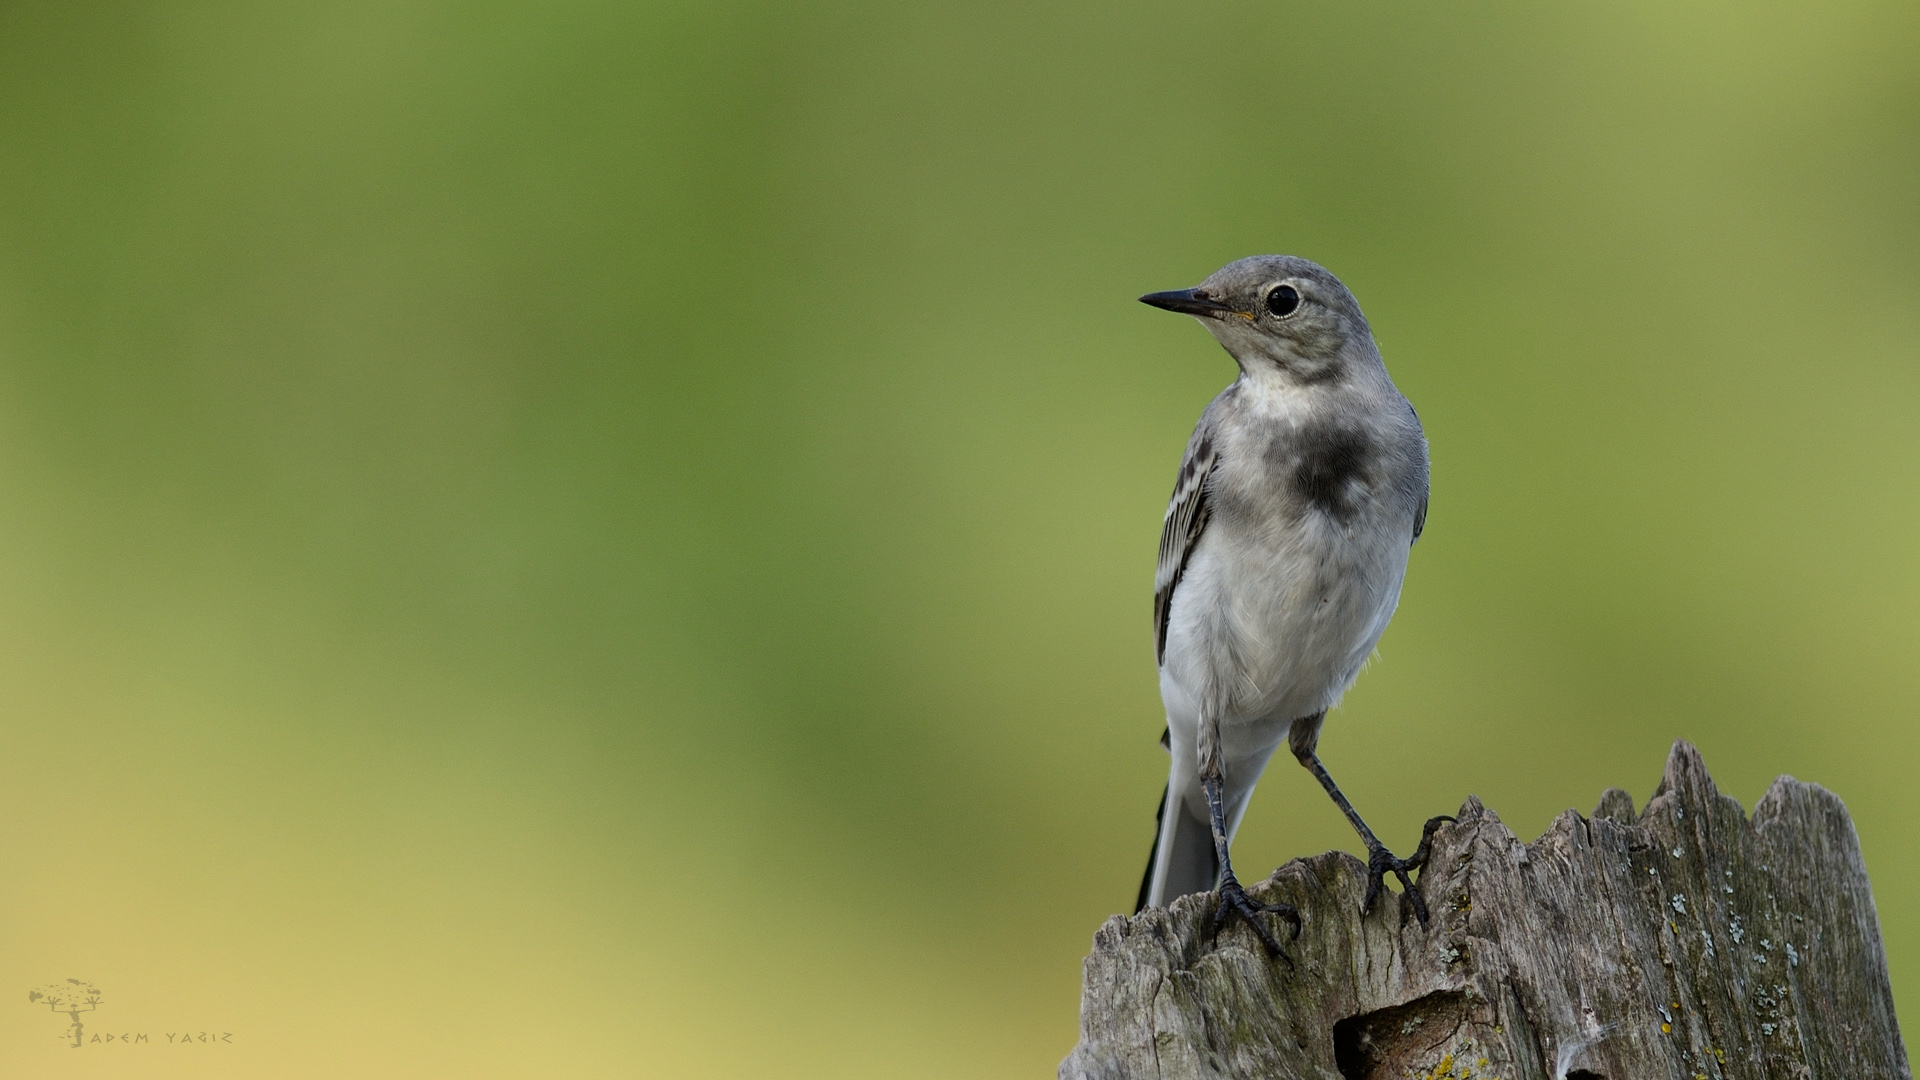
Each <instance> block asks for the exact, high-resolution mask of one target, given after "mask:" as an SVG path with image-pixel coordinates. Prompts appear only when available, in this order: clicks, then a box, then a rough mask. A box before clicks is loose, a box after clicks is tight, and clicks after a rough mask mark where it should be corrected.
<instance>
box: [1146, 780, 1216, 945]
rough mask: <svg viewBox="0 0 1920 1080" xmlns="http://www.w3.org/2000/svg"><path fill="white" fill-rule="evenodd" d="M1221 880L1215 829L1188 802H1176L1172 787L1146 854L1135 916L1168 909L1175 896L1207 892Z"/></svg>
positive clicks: (1162, 796)
mask: <svg viewBox="0 0 1920 1080" xmlns="http://www.w3.org/2000/svg"><path fill="white" fill-rule="evenodd" d="M1170 804H1172V805H1170ZM1219 878H1220V863H1219V860H1218V858H1217V857H1216V856H1215V855H1214V850H1213V827H1212V826H1211V825H1209V824H1208V823H1207V822H1204V821H1201V820H1199V819H1198V818H1195V817H1194V816H1193V815H1192V814H1190V813H1188V812H1187V808H1186V806H1185V800H1180V801H1179V802H1178V803H1174V798H1173V788H1172V786H1171V785H1169V786H1168V788H1167V791H1166V793H1165V794H1162V795H1161V796H1160V813H1159V814H1158V815H1157V817H1156V824H1155V828H1154V830H1153V850H1152V851H1151V852H1149V853H1148V854H1147V873H1146V876H1145V877H1144V878H1142V879H1141V880H1140V899H1139V901H1138V903H1137V904H1136V905H1135V907H1134V909H1133V910H1134V914H1136V915H1137V914H1139V913H1140V912H1141V911H1142V910H1144V909H1146V908H1148V907H1165V906H1166V905H1167V904H1168V903H1169V902H1171V901H1172V900H1173V899H1174V898H1175V897H1179V896H1185V895H1187V894H1188V893H1197V892H1206V891H1207V890H1209V889H1211V888H1213V887H1214V884H1215V883H1216V882H1217V881H1218V880H1219Z"/></svg>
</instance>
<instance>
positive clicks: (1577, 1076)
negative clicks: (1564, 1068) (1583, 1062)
mask: <svg viewBox="0 0 1920 1080" xmlns="http://www.w3.org/2000/svg"><path fill="white" fill-rule="evenodd" d="M1566 1080H1607V1078H1606V1077H1604V1076H1601V1075H1600V1074H1599V1073H1597V1072H1594V1071H1593V1070H1592V1069H1575V1070H1573V1071H1572V1072H1570V1073H1568V1074H1567V1075H1566Z"/></svg>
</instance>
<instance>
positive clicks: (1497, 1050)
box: [1060, 742, 1912, 1080]
mask: <svg viewBox="0 0 1920 1080" xmlns="http://www.w3.org/2000/svg"><path fill="white" fill-rule="evenodd" d="M1459 816H1460V821H1459V823H1458V824H1456V825H1449V826H1445V827H1443V828H1442V829H1441V830H1440V832H1439V833H1438V834H1436V835H1435V837H1434V852H1433V858H1432V860H1431V862H1430V864H1429V866H1428V869H1427V870H1426V871H1425V872H1424V874H1423V875H1422V878H1421V880H1420V882H1419V888H1420V889H1421V891H1422V892H1423V893H1424V895H1425V897H1426V899H1427V902H1428V904H1429V905H1430V906H1431V907H1432V909H1433V922H1432V925H1431V927H1430V928H1429V929H1427V930H1425V931H1423V930H1422V929H1421V928H1420V926H1419V924H1418V923H1417V922H1415V921H1414V920H1412V919H1411V918H1405V917H1404V916H1403V907H1404V904H1403V902H1402V900H1401V898H1400V897H1399V896H1398V895H1397V894H1396V895H1386V896H1382V897H1381V900H1380V903H1379V904H1378V905H1377V906H1376V908H1375V910H1374V912H1373V913H1372V914H1371V915H1369V916H1367V917H1365V918H1362V917H1361V916H1360V913H1359V910H1360V898H1361V895H1362V893H1363V891H1364V888H1365V869H1364V867H1363V866H1362V864H1361V863H1360V862H1359V860H1357V859H1355V858H1353V857H1352V856H1350V855H1347V854H1345V853H1343V852H1332V853H1329V854H1325V855H1319V856H1316V857H1314V858H1311V859H1299V860H1295V861H1293V862H1290V863H1288V864H1287V865H1285V866H1283V867H1281V868H1280V869H1278V870H1276V871H1274V873H1273V876H1272V877H1270V878H1269V879H1267V881H1266V882H1264V883H1262V884H1260V885H1257V886H1255V887H1253V888H1252V889H1250V890H1249V891H1250V892H1251V893H1252V895H1253V896H1254V897H1255V898H1256V899H1266V900H1285V901H1287V902H1289V903H1292V904H1295V905H1297V906H1298V907H1299V908H1300V911H1301V914H1302V915H1303V917H1304V918H1305V926H1306V929H1305V932H1304V933H1303V934H1302V935H1301V937H1300V939H1299V940H1298V941H1296V942H1294V943H1293V944H1292V945H1291V946H1290V948H1289V952H1290V954H1291V956H1292V958H1293V961H1294V965H1295V966H1294V967H1293V968H1292V969H1289V968H1288V967H1287V965H1286V964H1285V963H1284V962H1282V961H1279V960H1270V959H1268V957H1267V956H1266V954H1265V953H1264V952H1263V951H1262V950H1261V948H1260V946H1259V943H1258V942H1257V941H1255V940H1254V938H1253V935H1252V934H1251V933H1250V932H1249V931H1248V930H1247V928H1246V927H1245V926H1244V925H1232V926H1229V927H1226V928H1224V929H1222V930H1221V931H1220V933H1219V936H1218V937H1217V939H1213V940H1209V936H1208V933H1207V915H1208V911H1209V908H1210V905H1211V904H1212V902H1213V898H1212V895H1211V894H1203V895H1199V896H1189V897H1183V898H1181V899H1180V900H1177V901H1175V902H1174V904H1173V905H1172V907H1171V908H1170V909H1149V910H1147V911H1143V912H1141V913H1140V914H1139V915H1136V916H1134V917H1132V918H1126V917H1124V916H1115V917H1113V918H1111V919H1109V920H1107V922H1106V924H1105V925H1103V926H1101V928H1100V930H1099V932H1098V933H1096V934H1095V935H1094V942H1093V953H1092V955H1090V956H1088V957H1087V959H1086V962H1085V985H1084V992H1083V996H1082V1002H1081V1017H1080V1044H1079V1045H1078V1046H1077V1047H1075V1049H1074V1051H1073V1053H1072V1054H1071V1055H1070V1056H1069V1057H1068V1058H1067V1059H1066V1061H1065V1062H1063V1063H1062V1064H1061V1066H1060V1076H1061V1077H1062V1078H1063V1080H1081V1078H1086V1080H1119V1078H1136V1077H1137V1078H1148V1077H1152V1078H1164V1080H1174V1078H1182V1080H1184V1078H1189V1077H1195V1078H1197V1077H1248V1078H1251V1077H1262V1078H1309V1077H1311V1078H1316V1080H1363V1078H1372V1080H1406V1078H1409V1077H1413V1078H1419V1080H1550V1078H1551V1080H1563V1078H1564V1080H1659V1078H1672V1080H1723V1078H1728V1080H1731V1078H1739V1080H1749V1078H1753V1080H1759V1078H1768V1080H1775V1078H1777V1080H1883V1078H1884V1080H1894V1078H1901V1080H1910V1078H1911V1075H1912V1074H1911V1072H1910V1071H1909V1068H1908V1065H1907V1055H1906V1049H1905V1047H1904V1045H1903V1044H1902V1043H1901V1041H1900V1030H1899V1025H1898V1023H1897V1021H1896V1020H1895V1018H1894V1011H1893V997H1892V991H1891V990H1890V988H1889V986H1888V983H1887V969H1886V958H1885V955H1884V953H1883V952H1882V949H1881V943H1880V928H1879V922H1878V920H1877V918H1876V917H1875V914H1874V907H1873V896H1872V893H1871V891H1870V890H1869V887H1868V883H1867V874H1866V869H1865V867H1864V866H1863V864H1862V863H1861V860H1860V845H1859V841H1858V840H1857V838H1856V837H1855V835H1854V831H1853V823H1852V821H1851V819H1849V818H1848V816H1847V811H1846V807H1845V806H1844V805H1842V803H1841V802H1840V800H1839V798H1837V797H1836V796H1834V795H1833V794H1832V793H1831V792H1829V791H1827V790H1825V789H1824V788H1821V787H1819V786H1817V785H1814V784H1804V783H1801V782H1799V781H1797V780H1794V779H1793V778H1791V777H1785V776H1783V777H1781V778H1780V779H1779V780H1776V781H1775V782H1774V784H1773V786H1772V787H1771V788H1770V789H1768V791H1767V793H1766V795H1765V796H1764V797H1763V798H1762V799H1761V800H1760V804H1759V805H1758V806H1757V807H1756V808H1755V809H1754V813H1753V817H1752V819H1751V820H1748V818H1747V816H1746V814H1745V813H1744V812H1743V811H1742V810H1741V808H1740V804H1739V803H1737V802H1735V801H1734V800H1733V799H1731V798H1728V797H1727V796H1724V795H1721V794H1720V793H1719V791H1718V790H1717V789H1716V788H1715V787H1714V785H1713V780H1712V778H1711V777H1710V776H1708V775H1707V770H1706V766H1705V765H1704V764H1703V763H1702V762H1701V760H1700V755H1699V752H1698V751H1696V750H1695V749H1694V748H1693V747H1692V746H1691V745H1689V744H1687V743H1685V742H1679V743H1675V744H1674V747H1673V751H1672V753H1671V754H1670V755H1669V756H1668V759H1667V767H1666V773H1665V776H1664V777H1663V778H1662V779H1661V782H1660V786H1659V788H1658V789H1657V790H1656V791H1655V792H1654V795H1653V798H1652V799H1651V800H1650V801H1649V802H1648V804H1647V807H1646V809H1645V811H1644V812H1642V813H1640V814H1638V815H1637V816H1636V815H1635V814H1634V811H1633V802H1632V799H1631V798H1630V797H1629V796H1628V795H1627V794H1626V793H1625V792H1623V791H1620V790H1619V789H1617V788H1616V789H1612V790H1609V791H1608V792H1607V793H1606V794H1605V795H1603V796H1602V797H1601V800H1600V805H1599V806H1598V807H1597V808H1596V809H1595V810H1594V812H1593V814H1592V815H1591V816H1590V817H1584V818H1583V817H1581V816H1580V815H1579V814H1578V813H1575V812H1574V811H1571V810H1569V811H1567V812H1566V813H1565V814H1562V815H1561V816H1560V817H1559V818H1558V819H1556V820H1555V821H1554V823H1553V825H1552V827H1551V828H1549V829H1548V830H1547V832H1546V834H1545V835H1544V836H1542V837H1540V839H1538V840H1536V841H1534V842H1533V843H1531V844H1523V843H1521V842H1520V841H1519V840H1518V839H1516V838H1515V837H1514V835H1513V833H1512V832H1510V831H1508V829H1507V828H1506V826H1504V825H1502V824H1501V822H1500V819H1499V818H1498V817H1497V816H1496V815H1495V814H1494V813H1493V811H1491V810H1489V809H1487V808H1486V807H1484V806H1482V805H1481V804H1480V802H1479V801H1478V800H1477V799H1468V800H1467V803H1466V805H1465V806H1464V807H1462V808H1461V811H1460V815H1459Z"/></svg>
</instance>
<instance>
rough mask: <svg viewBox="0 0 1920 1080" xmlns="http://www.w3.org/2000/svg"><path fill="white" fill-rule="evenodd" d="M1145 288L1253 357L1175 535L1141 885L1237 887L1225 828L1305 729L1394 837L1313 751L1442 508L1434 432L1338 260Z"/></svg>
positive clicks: (1211, 412)
mask: <svg viewBox="0 0 1920 1080" xmlns="http://www.w3.org/2000/svg"><path fill="white" fill-rule="evenodd" d="M1141 299H1142V300H1144V301H1145V302H1147V303H1150V304H1153V305H1154V306H1157V307H1163V308H1167V309H1169V310H1174V311H1180V312H1184V313H1186V314H1191V315H1193V316H1195V317H1196V318H1197V319H1199V321H1200V322H1201V323H1202V324H1203V325H1205V326H1206V327H1207V329H1208V330H1209V331H1211V332H1212V333H1213V335H1214V337H1215V338H1216V339H1218V340H1219V342H1220V344H1221V345H1222V346H1224V347H1225V348H1226V350H1227V352H1228V353H1229V354H1230V355H1231V356H1232V357H1233V359H1234V361H1235V362H1236V363H1237V364H1238V365H1239V368H1240V377H1239V378H1238V379H1236V380H1235V381H1234V383H1233V384H1232V385H1231V386H1229V387H1227V389H1226V390H1225V391H1223V392H1222V393H1221V394H1220V395H1219V396H1218V397H1216V398H1214V400H1213V402H1212V403H1211V404H1209V405H1208V406H1207V408H1206V411H1205V412H1204V413H1202V415H1201V417H1200V422H1199V424H1198V425H1196V426H1195V428H1194V432H1193V437H1192V438H1191V439H1190V440H1189V441H1188V443H1187V451H1186V456H1185V458H1184V459H1183V460H1182V462H1181V465H1180V472H1179V477H1178V479H1177V481H1176V483H1175V485H1174V492H1173V498H1172V500H1171V501H1170V502H1169V504H1168V507H1167V515H1166V521H1165V525H1164V527H1163V530H1162V533H1161V539H1160V557H1159V562H1158V566H1157V568H1156V572H1155V579H1154V605H1153V606H1154V644H1155V658H1156V660H1157V661H1158V663H1159V665H1160V690H1161V697H1162V699H1163V701H1164V703H1165V705H1166V712H1167V726H1168V729H1169V734H1170V738H1169V743H1170V746H1169V749H1170V751H1171V753H1172V757H1173V764H1172V771H1171V775H1170V778H1169V781H1168V785H1167V793H1166V797H1165V802H1164V804H1163V806H1162V811H1161V821H1160V835H1159V837H1158V839H1157V841H1156V844H1155V850H1154V856H1153V860H1152V862H1151V864H1150V865H1149V867H1148V875H1147V880H1146V882H1145V883H1144V884H1143V887H1142V897H1141V901H1142V903H1143V904H1153V905H1163V904H1165V903H1167V902H1168V901H1170V900H1172V899H1173V898H1174V897H1177V896H1181V895H1184V894H1186V893H1190V892H1201V891H1206V890H1209V889H1213V888H1215V887H1216V886H1217V885H1218V886H1220V887H1222V888H1223V903H1226V902H1228V901H1231V900H1232V898H1231V897H1229V896H1226V884H1227V883H1232V889H1233V890H1236V891H1237V890H1238V884H1237V883H1234V882H1232V872H1231V867H1230V864H1228V862H1227V859H1226V846H1227V841H1228V840H1230V838H1231V836H1232V834H1233V832H1234V831H1235V830H1237V828H1238V827H1239V823H1240V820H1241V818H1242V816H1243V815H1244V814H1245V812H1246V807H1247V803H1248V800H1249V797H1250V796H1251V795H1252V793H1253V789H1254V784H1255V783H1256V782H1257V781H1258V780H1259V777H1260V774H1261V771H1262V770H1263V769H1264V768H1265V767H1266V763H1267V760H1268V759H1269V758H1270V757H1271V756H1272V754H1273V752H1274V750H1275V749H1276V748H1277V747H1278V746H1279V744H1280V742H1281V740H1282V739H1284V738H1287V737H1288V736H1289V734H1290V733H1291V735H1292V744H1293V745H1292V749H1293V751H1294V753H1295V755H1296V756H1297V757H1299V758H1300V760H1301V762H1302V764H1306V765H1307V766H1308V767H1309V768H1310V769H1313V770H1315V774H1316V776H1320V777H1322V782H1323V784H1325V785H1326V786H1327V790H1328V792H1329V793H1330V794H1332V795H1333V796H1334V798H1335V800H1336V801H1337V802H1338V803H1340V804H1341V806H1342V809H1343V810H1345V811H1346V812H1347V813H1348V816H1349V818H1350V820H1351V821H1352V822H1353V823H1354V826H1355V828H1356V829H1359V830H1361V833H1362V836H1363V838H1364V839H1366V840H1367V841H1368V846H1369V849H1370V851H1371V850H1373V849H1375V848H1376V847H1377V845H1378V841H1376V840H1374V839H1373V838H1372V834H1371V832H1369V831H1367V830H1366V828H1365V825H1364V823H1363V822H1361V821H1360V820H1359V818H1358V815H1356V814H1353V813H1352V810H1351V807H1350V806H1347V805H1346V803H1345V798H1344V796H1341V795H1340V794H1339V793H1338V789H1337V788H1335V787H1334V786H1333V782H1332V780H1331V779H1330V778H1325V776H1324V770H1323V769H1320V768H1319V762H1318V759H1317V757H1315V756H1314V747H1315V744H1316V742H1317V738H1318V733H1319V726H1320V721H1321V718H1322V716H1323V715H1324V713H1325V712H1326V710H1327V709H1329V708H1331V707H1332V706H1333V705H1334V704H1336V703H1337V702H1338V701H1339V699H1340V696H1341V694H1343V693H1344V692H1345V691H1346V689H1347V688H1348V687H1349V686H1350V685H1352V683H1353V680H1354V678H1355V677H1356V676H1357V675H1358V674H1359V672H1360V668H1361V666H1362V665H1363V664H1364V663H1365V662H1366V660H1367V658H1368V656H1369V655H1371V654H1372V652H1373V649H1374V646H1375V644H1376V643H1377V642H1378V641H1379V639H1380V635H1381V633H1382V632H1384V631H1385V630H1386V627H1387V621H1388V619H1390V618H1391V617H1392V615H1393V611H1394V608H1395V605H1396V604H1397V603H1398V600H1399V595H1400V586H1401V581H1402V578H1403V577H1404V575H1405V573H1406V568H1407V558H1408V550H1409V548H1410V547H1411V545H1412V544H1413V541H1414V539H1415V538H1416V537H1418V536H1419V534H1420V531H1421V529H1422V528H1423V526H1424V524H1425V520H1426V508H1427V444H1426V439H1425V437H1424V435H1423V433H1422V431H1421V427H1420V421H1419V419H1418V417H1417V416H1415V414H1414V411H1413V408H1412V406H1411V405H1409V404H1408V402H1407V400H1406V398H1404V397H1402V396H1401V394H1400V392H1399V390H1398V389H1396V388H1395V386H1394V384H1393V380H1392V379H1390V378H1389V377H1388V376H1387V370H1386V366H1385V364H1384V363H1383V362H1382V360H1381V357H1380V352H1379V349H1378V348H1377V347H1376V346H1375V344H1374V340H1373V334H1372V330H1371V328H1370V327H1369V326H1368V324H1367V320H1366V318H1365V316H1363V315H1362V314H1361V312H1360V306H1359V304H1358V303H1356V302H1355V300H1354V298H1353V295H1352V294H1351V293H1349V292H1348V291H1347V289H1346V287H1345V286H1344V285H1342V284H1341V283H1340V281H1339V279H1337V278H1335V277H1334V276H1333V275H1332V274H1331V273H1329V272H1327V271H1326V270H1325V269H1324V268H1322V267H1320V266H1318V265H1316V264H1314V263H1312V262H1309V261H1307V260H1305V259H1299V258H1294V257H1292V256H1284V255H1266V256H1256V257H1254V258H1249V259H1242V260H1240V261H1238V262H1235V263H1232V264H1230V265H1228V266H1226V267H1224V268H1222V269H1221V270H1219V271H1218V272H1216V273H1215V274H1213V275H1212V276H1211V277H1209V278H1207V280H1206V281H1204V282H1202V283H1201V285H1200V286H1199V287H1198V288H1195V289H1190V290H1181V291H1178V292H1171V293H1156V294H1152V295H1149V296H1145V297H1142V298H1141ZM1208 778H1213V779H1214V781H1215V783H1216V792H1215V795H1214V796H1213V797H1214V798H1217V799H1218V800H1219V802H1220V805H1219V806H1218V807H1217V813H1218V814H1219V815H1220V816H1221V817H1223V819H1224V820H1221V821H1219V822H1218V824H1219V825H1223V826H1224V835H1215V831H1216V829H1215V822H1214V821H1213V820H1211V818H1212V817H1213V816H1214V815H1213V812H1212V811H1210V806H1209V800H1210V796H1209V793H1208V792H1207V790H1206V781H1207V780H1208ZM1379 853H1380V855H1382V856H1384V858H1385V859H1386V860H1387V863H1383V865H1384V866H1385V868H1386V869H1387V870H1391V871H1397V870H1400V869H1402V867H1401V866H1396V865H1392V864H1394V863H1402V862H1403V861H1401V860H1394V859H1393V858H1392V856H1390V855H1386V854H1385V849H1384V848H1381V849H1379ZM1376 861H1378V860H1377V859H1376ZM1404 865H1405V868H1409V869H1410V868H1411V866H1412V865H1413V863H1412V861H1404ZM1375 876H1376V878H1377V877H1378V874H1377V873H1376V875H1375ZM1405 880H1406V879H1405V877H1404V875H1403V876H1402V881H1403V882H1404V881H1405ZM1255 907H1256V908H1257V905H1255ZM1421 910H1422V916H1423V921H1424V908H1422V909H1421ZM1243 913H1244V911H1243ZM1283 913H1284V912H1283ZM1256 929H1258V924H1257V923H1256ZM1260 933H1261V936H1262V937H1263V939H1265V940H1267V941H1268V943H1269V947H1272V948H1276V950H1277V946H1274V945H1273V943H1272V941H1271V939H1270V938H1267V935H1266V933H1265V931H1264V930H1263V929H1262V930H1260Z"/></svg>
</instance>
